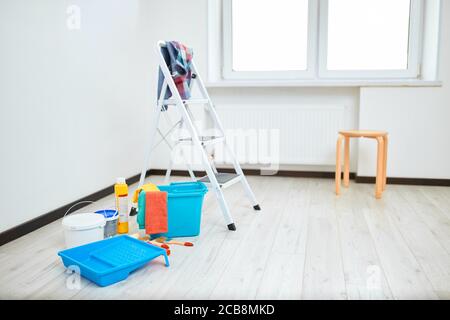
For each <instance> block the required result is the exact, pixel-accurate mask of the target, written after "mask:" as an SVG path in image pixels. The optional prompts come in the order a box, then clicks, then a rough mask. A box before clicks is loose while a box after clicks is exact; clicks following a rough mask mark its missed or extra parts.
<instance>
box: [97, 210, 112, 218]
mask: <svg viewBox="0 0 450 320" xmlns="http://www.w3.org/2000/svg"><path fill="white" fill-rule="evenodd" d="M95 213H97V214H101V215H103V216H104V217H105V218H106V219H111V218H116V217H118V214H117V210H112V209H105V210H97V211H95Z"/></svg>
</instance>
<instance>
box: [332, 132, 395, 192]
mask: <svg viewBox="0 0 450 320" xmlns="http://www.w3.org/2000/svg"><path fill="white" fill-rule="evenodd" d="M350 138H370V139H375V140H376V141H377V174H376V184H375V198H377V199H380V198H381V194H382V192H383V191H384V189H385V188H386V167H387V145H388V133H387V132H386V131H373V130H342V131H339V134H338V140H337V144H336V175H335V180H336V194H337V195H339V193H340V190H341V145H342V140H345V146H344V186H345V187H348V186H349V179H350Z"/></svg>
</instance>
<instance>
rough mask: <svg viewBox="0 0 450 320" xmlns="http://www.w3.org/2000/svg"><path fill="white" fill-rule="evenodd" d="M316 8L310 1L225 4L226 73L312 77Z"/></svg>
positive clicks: (234, 75) (247, 0) (254, 0)
mask: <svg viewBox="0 0 450 320" xmlns="http://www.w3.org/2000/svg"><path fill="white" fill-rule="evenodd" d="M314 2H315V1H314ZM316 9H317V6H316V4H314V3H311V1H308V0H276V1H274V0H245V1H242V0H237V1H231V0H230V1H225V2H224V14H225V17H224V22H225V28H226V29H227V30H228V32H227V36H226V37H225V38H224V44H225V47H226V48H227V49H226V51H227V54H226V56H225V61H224V65H225V68H224V73H226V74H227V75H228V77H230V78H301V77H305V76H307V75H309V74H310V73H311V72H310V71H311V69H312V66H311V65H310V63H312V59H310V58H309V56H308V53H309V50H308V49H309V48H310V47H311V46H312V45H313V44H312V43H311V41H310V40H311V39H313V34H311V31H312V30H313V29H312V26H311V23H316V16H315V11H316ZM255 48H256V49H255Z"/></svg>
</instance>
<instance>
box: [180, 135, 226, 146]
mask: <svg viewBox="0 0 450 320" xmlns="http://www.w3.org/2000/svg"><path fill="white" fill-rule="evenodd" d="M198 138H199V139H200V142H201V144H202V146H209V145H212V144H215V143H220V142H223V140H224V137H216V136H199V137H198ZM178 142H179V143H187V144H192V143H193V142H192V138H181V139H179V140H178Z"/></svg>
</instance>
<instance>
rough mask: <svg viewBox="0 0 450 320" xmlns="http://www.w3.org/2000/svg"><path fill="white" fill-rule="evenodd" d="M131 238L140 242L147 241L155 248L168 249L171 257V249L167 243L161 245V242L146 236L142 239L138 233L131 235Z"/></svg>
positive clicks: (167, 251)
mask: <svg viewBox="0 0 450 320" xmlns="http://www.w3.org/2000/svg"><path fill="white" fill-rule="evenodd" d="M130 236H131V237H133V238H135V239H139V240H142V241H145V242H147V243H150V244H152V245H154V246H157V247H160V248H163V249H166V253H167V255H170V247H169V246H168V245H167V244H166V243H161V242H158V241H154V240H149V239H150V237H149V236H148V235H147V236H144V237H140V236H139V234H138V233H135V234H131V235H130Z"/></svg>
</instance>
